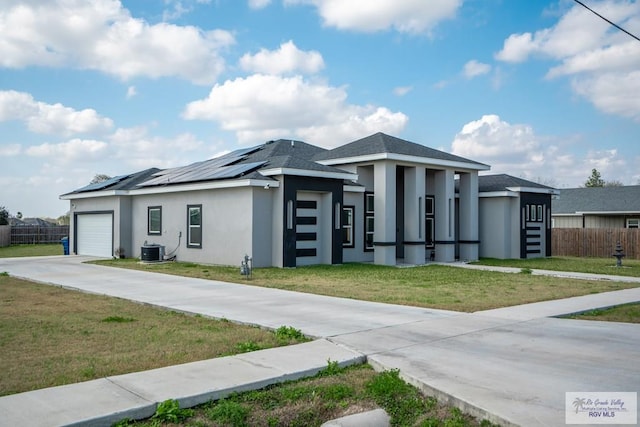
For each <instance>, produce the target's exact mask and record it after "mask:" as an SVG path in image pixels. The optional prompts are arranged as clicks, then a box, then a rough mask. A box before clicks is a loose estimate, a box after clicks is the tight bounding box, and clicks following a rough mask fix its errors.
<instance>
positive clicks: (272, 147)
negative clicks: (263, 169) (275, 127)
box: [242, 139, 326, 163]
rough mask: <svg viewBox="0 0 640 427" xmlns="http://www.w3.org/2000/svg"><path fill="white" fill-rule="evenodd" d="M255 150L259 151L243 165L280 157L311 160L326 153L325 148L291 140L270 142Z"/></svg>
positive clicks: (254, 152)
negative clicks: (319, 154)
mask: <svg viewBox="0 0 640 427" xmlns="http://www.w3.org/2000/svg"><path fill="white" fill-rule="evenodd" d="M255 148H257V149H256V150H254V151H253V152H251V153H250V154H249V155H248V156H247V158H246V159H244V160H243V161H242V163H244V162H259V161H263V160H271V158H273V157H279V156H292V157H298V158H301V159H306V160H311V159H312V158H313V157H314V156H315V155H317V154H318V153H322V152H324V151H326V150H325V149H324V148H320V147H316V146H315V145H311V144H307V143H306V142H302V141H295V140H291V139H278V140H277V141H269V142H267V143H265V144H262V145H260V146H257V147H255Z"/></svg>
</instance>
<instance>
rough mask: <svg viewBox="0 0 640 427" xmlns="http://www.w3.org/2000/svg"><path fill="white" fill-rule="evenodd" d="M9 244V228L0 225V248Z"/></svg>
mask: <svg viewBox="0 0 640 427" xmlns="http://www.w3.org/2000/svg"><path fill="white" fill-rule="evenodd" d="M10 244H11V226H10V225H0V248H3V247H5V246H9V245H10Z"/></svg>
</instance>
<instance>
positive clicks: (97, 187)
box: [76, 175, 130, 193]
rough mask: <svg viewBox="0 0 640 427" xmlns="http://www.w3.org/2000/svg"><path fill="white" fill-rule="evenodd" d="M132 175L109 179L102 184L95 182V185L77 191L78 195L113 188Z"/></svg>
mask: <svg viewBox="0 0 640 427" xmlns="http://www.w3.org/2000/svg"><path fill="white" fill-rule="evenodd" d="M129 176H130V175H120V176H116V177H113V178H109V179H107V180H105V181H101V182H94V183H93V184H89V185H87V186H84V187H82V188H80V189H78V190H76V191H77V192H78V193H80V192H84V191H96V190H102V189H104V188H107V187H111V186H112V185H114V184H117V183H119V182H120V181H122V180H123V179H125V178H129Z"/></svg>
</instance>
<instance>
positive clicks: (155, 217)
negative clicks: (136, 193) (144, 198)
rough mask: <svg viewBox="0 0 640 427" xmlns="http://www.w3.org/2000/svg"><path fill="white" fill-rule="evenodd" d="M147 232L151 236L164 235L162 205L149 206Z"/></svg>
mask: <svg viewBox="0 0 640 427" xmlns="http://www.w3.org/2000/svg"><path fill="white" fill-rule="evenodd" d="M147 234H148V235H149V236H160V235H162V206H149V207H148V208H147Z"/></svg>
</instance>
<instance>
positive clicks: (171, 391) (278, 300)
mask: <svg viewBox="0 0 640 427" xmlns="http://www.w3.org/2000/svg"><path fill="white" fill-rule="evenodd" d="M84 260H86V258H83V257H73V256H72V257H43V258H38V259H33V258H31V259H26V258H25V259H16V258H14V259H0V272H2V271H7V272H9V273H10V274H11V275H13V276H17V277H23V278H27V279H30V280H35V281H39V282H43V283H51V284H56V285H61V286H66V287H70V288H75V289H81V290H83V291H86V292H93V293H99V294H106V295H112V296H117V297H121V298H127V299H131V300H134V301H139V302H144V303H149V304H155V305H159V306H164V307H168V308H171V309H174V310H183V311H188V312H192V313H200V314H203V315H208V316H213V317H220V318H227V319H229V320H233V321H238V322H244V323H250V324H257V325H262V326H265V327H270V328H277V327H279V326H282V325H287V326H293V327H295V328H299V329H301V330H302V331H303V332H304V333H306V334H307V335H310V336H314V337H318V338H320V339H319V340H317V341H314V342H313V343H308V344H302V345H299V346H294V347H286V348H281V349H272V350H264V351H261V352H256V353H250V354H245V355H240V356H234V357H230V358H223V359H214V360H211V361H203V362H196V363H194V364H186V365H180V366H177V367H170V368H164V369H161V370H154V371H147V372H141V373H135V374H129V375H124V376H119V377H115V378H107V379H102V380H96V381H90V382H87V383H81V384H75V385H69V386H64V387H55V388H52V389H45V390H38V391H34V392H29V393H21V394H17V395H12V396H6V397H2V398H0V414H2V416H1V417H0V425H2V426H4V425H7V426H10V425H11V426H13V425H25V420H24V417H25V415H27V416H28V420H29V421H33V419H34V418H35V419H42V420H43V421H42V424H40V425H42V426H50V425H73V424H74V423H80V424H82V423H87V422H88V420H92V423H91V425H108V424H109V423H111V422H112V421H113V420H115V419H116V418H123V417H126V416H129V417H131V416H132V415H131V414H135V416H147V415H148V414H149V411H151V412H152V410H153V408H154V407H155V404H156V403H158V402H161V401H163V400H165V399H168V398H179V399H181V400H182V401H183V402H187V403H194V404H195V403H198V402H200V401H202V400H201V399H204V400H208V399H210V398H212V397H216V396H217V395H216V393H224V392H225V390H227V391H228V390H229V388H230V387H234V386H235V387H238V388H241V389H247V388H255V387H257V386H263V385H266V384H268V383H271V382H276V381H279V380H282V379H288V378H294V377H295V378H297V377H298V376H297V375H300V376H302V375H304V374H310V373H314V372H317V370H319V369H322V368H323V367H325V366H326V363H327V359H331V360H336V361H339V362H340V363H341V364H343V365H344V364H349V363H357V362H359V361H361V360H362V358H363V356H366V358H367V360H368V361H369V363H371V364H372V365H374V366H375V367H376V368H379V369H399V370H400V372H401V375H402V376H403V377H404V378H405V379H407V380H408V381H409V382H411V383H413V384H415V385H417V386H418V387H420V388H422V389H423V390H425V391H427V392H429V393H434V394H436V395H437V396H439V397H440V398H441V399H442V400H446V401H448V402H450V403H453V404H454V405H457V406H459V407H461V408H462V409H463V410H465V411H467V412H469V413H472V414H474V415H476V416H478V417H480V418H488V419H489V420H491V421H493V422H497V423H500V424H502V425H523V426H557V425H564V421H565V392H571V391H578V392H584V391H626V392H634V391H636V392H637V391H638V389H639V388H640V364H638V363H637V361H638V360H640V325H635V324H620V323H605V322H590V321H580V320H563V319H556V318H549V317H548V316H557V315H561V314H568V313H572V312H575V311H583V310H588V309H594V308H600V307H603V306H610V305H615V304H619V303H627V302H635V301H640V288H635V289H630V290H625V291H617V292H608V293H604V294H597V295H588V296H586V297H578V298H569V299H565V300H559V301H551V302H548V303H537V304H529V305H525V306H519V307H516V308H506V309H499V310H490V311H484V312H478V313H473V314H466V313H457V312H452V311H442V310H429V309H421V308H415V307H405V306H396V305H388V304H378V303H369V302H363V301H355V300H348V299H341V298H332V297H324V296H318V295H311V294H303V293H296V292H288V291H281V290H274V289H265V288H259V287H254V286H246V285H237V284H230V283H222V282H216V281H209V280H200V279H190V278H183V277H176V276H169V275H162V274H155V273H146V272H139V271H131V270H121V269H114V268H107V267H100V266H95V265H88V264H82V263H81V262H82V261H84ZM576 308H578V309H577V310H576ZM254 357H255V358H257V359H258V360H257V361H256V360H253V361H252V359H253V358H254ZM230 366H237V371H234V370H233V369H232V368H231V367H230ZM262 368H264V369H265V371H261V369H262ZM235 372H237V373H235ZM92 387H96V389H95V390H97V391H93V390H94V389H93V388H92ZM121 395H122V396H121ZM94 396H95V397H94ZM48 401H50V402H51V404H43V403H42V402H48ZM569 409H571V408H569ZM135 411H138V412H135ZM76 425H79V424H76Z"/></svg>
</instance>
